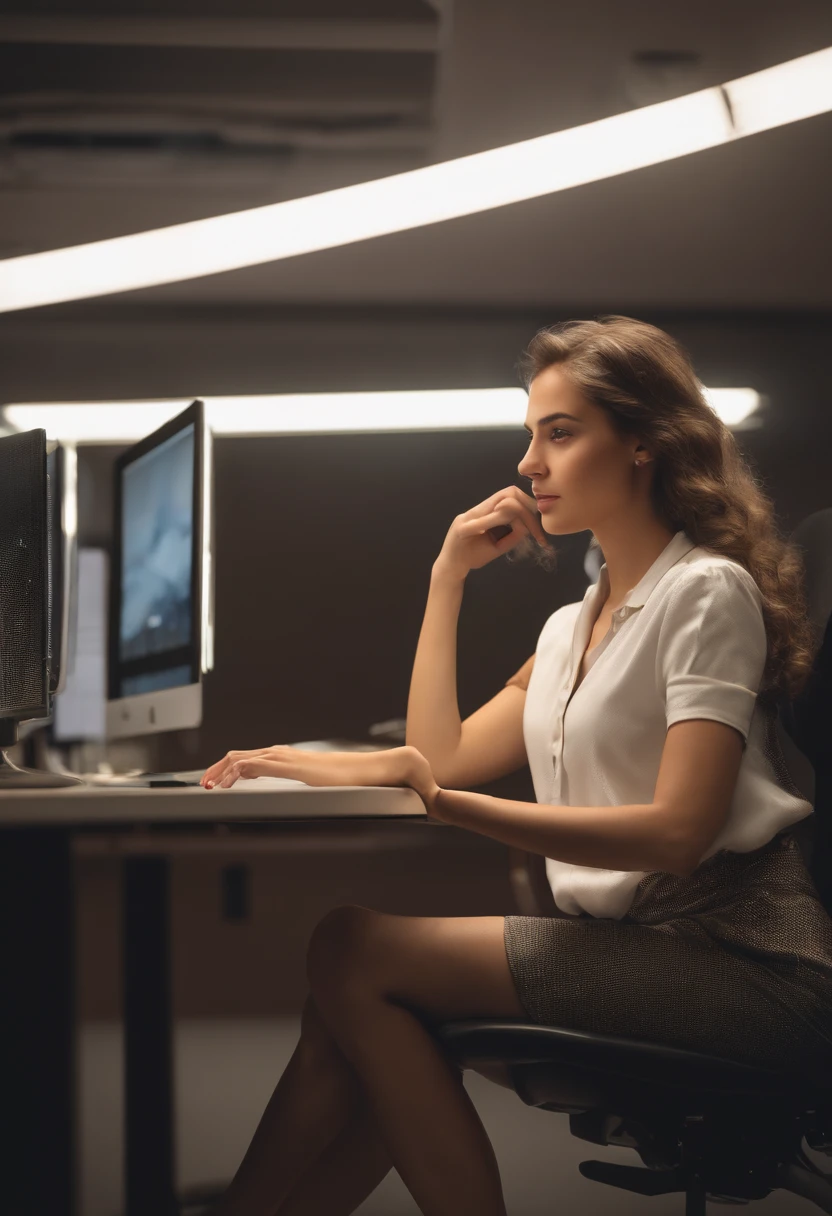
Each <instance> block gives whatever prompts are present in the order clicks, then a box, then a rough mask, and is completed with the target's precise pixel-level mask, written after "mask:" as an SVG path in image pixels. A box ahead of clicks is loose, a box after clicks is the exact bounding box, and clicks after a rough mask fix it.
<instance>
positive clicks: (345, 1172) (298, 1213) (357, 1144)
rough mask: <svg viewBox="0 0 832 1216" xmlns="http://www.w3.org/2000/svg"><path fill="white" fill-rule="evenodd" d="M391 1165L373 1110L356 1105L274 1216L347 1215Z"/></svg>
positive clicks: (373, 1187) (373, 1188) (369, 1192)
mask: <svg viewBox="0 0 832 1216" xmlns="http://www.w3.org/2000/svg"><path fill="white" fill-rule="evenodd" d="M392 1167H393V1161H392V1159H391V1157H390V1153H389V1150H388V1148H387V1145H386V1144H385V1143H384V1139H383V1137H382V1136H381V1135H380V1134H379V1130H378V1127H377V1126H376V1121H375V1118H374V1116H373V1114H372V1112H371V1111H370V1109H369V1107H368V1106H367V1105H366V1104H364V1105H363V1106H360V1107H356V1108H355V1110H354V1112H353V1115H352V1117H351V1119H350V1121H349V1122H348V1123H347V1125H346V1127H344V1129H343V1130H342V1131H341V1132H340V1134H339V1135H338V1136H336V1137H335V1139H334V1140H333V1141H332V1143H331V1144H330V1145H329V1147H328V1148H326V1149H324V1151H323V1153H322V1154H321V1156H320V1157H319V1158H318V1159H317V1161H316V1162H315V1163H314V1164H313V1165H312V1166H310V1168H309V1169H308V1170H307V1171H306V1173H305V1174H304V1176H303V1177H302V1178H301V1179H300V1181H299V1182H298V1183H297V1185H296V1186H295V1188H294V1190H293V1191H292V1193H291V1194H290V1195H289V1198H288V1199H287V1200H286V1201H285V1203H282V1204H281V1205H280V1207H279V1208H278V1209H277V1212H276V1214H275V1216H350V1213H352V1212H354V1211H355V1210H356V1208H358V1207H360V1206H361V1204H362V1203H363V1202H364V1200H365V1199H366V1198H367V1196H368V1195H372V1193H373V1191H374V1190H375V1189H376V1187H377V1186H378V1184H379V1183H380V1182H381V1181H382V1179H384V1178H386V1177H387V1175H388V1174H389V1173H390V1170H391V1169H392Z"/></svg>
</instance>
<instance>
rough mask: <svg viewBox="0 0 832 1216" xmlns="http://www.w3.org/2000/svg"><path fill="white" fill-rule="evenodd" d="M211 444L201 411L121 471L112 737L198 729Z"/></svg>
mask: <svg viewBox="0 0 832 1216" xmlns="http://www.w3.org/2000/svg"><path fill="white" fill-rule="evenodd" d="M210 481H211V440H210V434H209V432H208V430H207V427H206V422H205V410H204V406H203V403H202V402H201V401H194V403H193V404H192V405H190V406H189V407H188V408H187V409H186V410H184V411H183V412H182V413H181V414H179V415H178V417H176V418H174V419H172V420H171V421H170V422H168V423H166V424H165V425H164V426H163V427H160V429H159V430H158V431H154V433H153V434H152V435H149V436H148V437H147V438H146V439H143V440H142V441H141V442H140V443H137V444H135V445H134V446H133V447H131V448H129V449H128V450H127V451H126V452H124V453H123V454H122V455H121V456H120V457H119V458H118V459H117V461H116V467H115V494H114V505H115V514H114V536H113V560H112V565H111V579H110V614H109V625H108V635H109V639H108V640H109V644H108V656H109V662H108V676H107V680H108V698H107V727H106V729H107V737H108V738H120V737H131V736H135V735H142V734H150V733H153V732H157V731H165V730H181V729H184V728H188V727H194V726H199V724H200V722H201V721H202V673H203V672H204V671H208V670H209V669H210V668H211V666H213V656H212V650H213V620H212V617H213V605H212V598H213V597H212V581H213V580H212V576H211V551H210V547H211V485H210Z"/></svg>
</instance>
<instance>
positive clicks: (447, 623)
mask: <svg viewBox="0 0 832 1216" xmlns="http://www.w3.org/2000/svg"><path fill="white" fill-rule="evenodd" d="M464 586H465V580H464V578H460V577H459V576H458V575H455V574H451V573H450V572H448V571H446V570H445V569H443V567H442V566H441V565H439V564H438V563H437V565H435V566H434V570H433V573H432V576H431V582H430V592H429V594H428V602H427V606H426V608H425V617H424V621H423V622H422V629H421V633H420V634H419V643H418V645H417V647H416V657H415V660H414V663H413V674H412V676H411V680H410V695H409V698H408V703H407V732H406V737H407V743H408V744H409V746H411V747H415V748H416V749H417V750H418V751H419V752H421V753H422V755H423V756H424V757H425V759H426V760H427V761H428V762H429V763H430V766H431V768H432V770H433V775H434V777H435V778H436V781H437V782H438V783H439V785H442V786H444V787H445V788H446V789H448V788H450V789H460V788H463V789H464V788H465V787H467V786H476V785H484V784H486V782H489V781H494V780H496V779H497V778H498V777H503V776H505V775H506V774H507V773H513V772H515V771H516V770H517V769H518V768H521V767H522V766H523V765H524V764H525V763H526V747H525V743H524V741H523V708H524V705H525V701H526V691H525V690H526V688H527V687H528V677H529V675H530V674H531V665H532V663H533V662H534V656H532V658H531V659H529V660H528V661H527V662H526V663H524V665H523V667H521V669H520V671H518V672H517V673H516V675H514V676H513V677H512V678H511V680H510V681H509V682H508V684H507V685H506V687H505V688H502V689H501V690H500V692H498V693H497V694H496V696H494V697H492V698H491V700H490V701H488V702H486V704H485V705H483V706H481V707H480V708H479V709H478V710H476V711H475V712H474V713H473V714H471V715H470V717H468V718H466V719H465V721H464V722H462V721H461V720H460V715H459V704H458V698H457V681H456V664H457V624H458V620H459V610H460V607H461V605H462V595H463V591H464Z"/></svg>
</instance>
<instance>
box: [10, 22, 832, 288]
mask: <svg viewBox="0 0 832 1216" xmlns="http://www.w3.org/2000/svg"><path fill="white" fill-rule="evenodd" d="M829 45H832V6H830V4H829V3H828V0H791V2H790V3H789V4H785V3H776V4H775V3H771V2H766V0H753V2H752V0H734V2H733V3H731V4H728V5H726V4H725V3H724V0H719V2H717V0H700V3H698V4H697V5H695V6H693V5H689V4H681V3H675V4H674V3H667V0H631V2H629V3H628V4H626V5H622V4H620V2H617V0H595V2H592V0H590V2H588V3H584V4H583V5H581V6H564V5H553V4H552V3H551V0H513V3H512V4H511V5H508V4H506V3H504V2H503V0H454V2H453V3H451V2H450V0H449V2H448V4H447V5H443V4H440V3H439V2H438V0H437V3H433V2H431V3H428V2H427V0H340V2H339V0H234V3H233V4H232V2H231V0H154V3H147V2H141V0H132V2H130V0H3V5H2V9H0V257H3V256H5V257H9V256H14V255H15V254H20V253H27V252H34V251H38V250H42V249H49V248H55V247H58V246H62V245H70V244H77V243H81V242H84V241H90V240H95V239H99V238H102V237H107V236H116V235H121V234H123V233H128V232H135V231H141V230H145V229H149V228H155V227H160V226H163V225H168V224H175V223H178V222H182V221H185V220H190V219H196V218H201V217H204V216H209V215H216V214H221V213H224V212H230V211H238V210H241V209H244V208H247V207H254V206H259V205H262V204H265V203H269V202H276V201H279V200H281V199H285V198H293V197H300V196H302V195H305V194H309V193H315V192H317V191H321V190H327V189H331V188H334V187H337V186H342V185H347V184H350V183H353V182H358V181H363V180H368V179H372V178H375V177H382V176H386V175H388V174H391V173H396V172H400V171H403V170H406V169H410V168H416V167H418V166H420V165H424V164H429V163H432V162H434V161H437V160H445V159H448V158H451V157H455V156H460V155H464V154H466V153H470V152H475V151H480V150H482V149H485V148H489V147H495V146H499V145H501V144H504V143H508V142H512V141H514V140H518V139H524V138H529V137H532V136H535V135H541V134H545V133H547V132H549V131H554V130H559V129H563V128H566V127H571V126H574V125H577V124H579V123H583V122H589V121H593V120H595V119H598V118H602V117H605V116H606V115H609V114H614V113H618V112H621V111H624V110H628V109H632V108H634V107H635V106H639V105H644V104H648V103H650V102H651V101H658V100H663V99H665V98H667V97H672V96H677V95H680V94H683V93H686V92H691V91H694V90H695V89H698V88H702V87H706V86H708V85H711V84H716V83H719V82H720V81H723V80H729V79H733V78H735V77H737V76H741V75H744V74H746V73H749V72H752V71H756V70H759V69H760V68H764V67H767V66H770V65H772V64H774V63H778V62H781V61H783V60H785V59H789V58H793V57H795V56H798V55H801V54H805V53H807V52H810V51H813V50H818V49H820V48H821V47H824V46H829ZM831 145H832V115H823V116H820V117H817V118H813V119H809V120H807V121H804V122H801V123H797V124H793V125H790V126H787V127H782V128H779V129H776V130H774V131H770V132H767V133H764V134H762V135H758V136H754V137H752V138H749V139H745V140H739V141H737V143H735V144H732V145H727V146H723V147H719V148H716V149H712V150H710V151H707V152H704V153H699V154H697V155H694V156H689V157H684V158H680V159H678V160H675V161H670V162H666V163H664V164H661V165H657V166H655V167H653V168H649V169H646V170H641V171H638V172H635V173H631V174H627V175H623V176H621V177H618V178H613V179H608V180H606V181H602V182H597V183H594V184H592V185H589V186H583V187H580V188H578V189H574V190H570V191H565V192H563V193H560V194H556V195H552V196H549V197H545V198H542V199H536V200H533V201H530V202H527V203H522V204H517V205H514V206H510V207H504V208H500V209H498V210H494V211H490V212H486V213H483V214H480V215H476V216H470V217H466V218H464V219H460V220H454V221H450V222H448V223H443V224H437V225H432V226H430V227H426V228H423V229H419V230H415V231H412V232H405V233H399V234H395V235H392V236H388V237H383V238H380V239H377V240H374V241H368V242H362V243H360V244H356V245H351V246H345V247H343V248H340V249H334V250H328V251H324V252H322V253H318V254H312V255H308V256H305V257H301V258H295V259H289V260H286V261H281V262H276V263H271V264H267V265H263V266H259V267H254V268H249V269H246V270H241V271H234V272H231V273H228V274H223V275H216V276H211V277H207V278H203V279H196V280H192V281H189V282H186V283H179V284H171V285H169V286H166V287H163V288H154V289H149V290H144V291H141V292H134V293H129V294H125V295H124V296H121V297H113V298H112V300H111V301H110V303H111V304H112V305H113V307H114V309H115V310H116V311H117V309H118V307H119V306H120V305H122V304H129V305H131V306H132V305H135V304H146V305H147V306H148V307H153V306H154V305H164V306H165V307H166V308H168V307H171V306H182V307H191V306H200V307H202V306H206V305H228V304H233V305H246V304H251V305H257V306H263V305H266V306H268V305H270V304H273V305H291V304H301V303H302V304H307V305H310V304H319V305H320V304H340V305H348V304H361V305H405V304H408V305H410V304H427V305H430V304H436V305H442V306H445V307H447V306H461V307H466V306H472V305H475V306H477V307H534V306H537V305H543V306H553V305H557V304H559V303H561V302H563V303H568V304H569V305H570V306H578V305H581V304H587V305H591V306H597V305H599V304H601V305H603V306H604V307H616V306H619V305H620V306H642V307H651V308H679V307H681V308H794V309H801V308H828V307H829V306H830V305H832V253H830V242H829V238H828V215H829V212H830V205H831V204H832V157H831V156H830V146H831ZM76 307H77V308H82V307H83V305H78V306H75V305H70V306H63V309H64V312H66V310H67V309H69V310H71V309H72V308H76Z"/></svg>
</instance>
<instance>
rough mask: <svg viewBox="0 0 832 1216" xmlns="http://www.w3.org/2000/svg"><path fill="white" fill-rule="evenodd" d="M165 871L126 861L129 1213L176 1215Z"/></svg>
mask: <svg viewBox="0 0 832 1216" xmlns="http://www.w3.org/2000/svg"><path fill="white" fill-rule="evenodd" d="M169 905H170V895H169V866H168V862H167V859H166V858H164V857H128V858H127V859H126V860H125V861H124V888H123V950H124V1057H125V1195H126V1201H127V1216H175V1213H176V1211H177V1205H176V1198H175V1190H174V1141H173V1075H172V1074H173V1058H172V1057H173V1050H172V1025H171V1023H172V1018H171V984H170V907H169Z"/></svg>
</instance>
